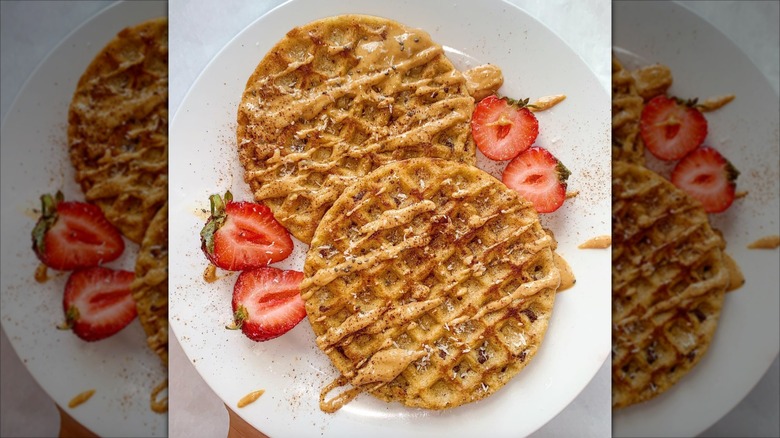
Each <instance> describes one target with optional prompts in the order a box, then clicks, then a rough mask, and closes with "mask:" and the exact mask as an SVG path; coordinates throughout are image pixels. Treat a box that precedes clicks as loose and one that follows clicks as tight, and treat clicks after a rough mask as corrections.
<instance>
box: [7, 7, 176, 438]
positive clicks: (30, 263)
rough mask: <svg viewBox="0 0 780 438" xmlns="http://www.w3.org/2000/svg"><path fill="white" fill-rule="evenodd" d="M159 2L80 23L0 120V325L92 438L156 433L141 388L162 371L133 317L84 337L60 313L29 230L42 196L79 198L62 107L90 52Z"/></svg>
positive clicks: (61, 280)
mask: <svg viewBox="0 0 780 438" xmlns="http://www.w3.org/2000/svg"><path fill="white" fill-rule="evenodd" d="M166 13H167V11H166V5H165V3H163V2H141V3H137V2H136V3H119V4H116V5H112V6H111V7H108V8H106V9H104V10H102V11H101V12H100V13H98V14H97V15H95V16H94V17H93V18H91V19H90V20H88V21H87V22H86V23H84V24H83V25H82V26H80V27H79V28H78V29H77V30H75V31H74V32H73V33H71V34H70V35H69V36H68V37H66V38H65V40H64V41H63V42H62V43H61V44H60V45H59V46H57V48H56V49H54V50H53V51H52V53H50V54H49V55H48V56H47V57H46V59H45V60H44V61H43V62H42V63H41V64H40V65H39V66H38V67H37V69H36V70H35V72H34V73H33V74H32V75H31V76H30V78H29V79H28V81H27V82H26V84H25V85H24V87H23V88H22V89H21V91H20V92H19V94H18V96H17V98H16V100H15V101H14V103H13V104H12V105H11V108H10V110H9V111H8V114H7V116H6V118H5V120H4V121H3V125H2V205H3V208H2V239H1V240H0V246H1V247H2V251H1V253H2V269H3V271H2V289H1V290H2V294H1V295H0V299H1V300H2V324H3V329H4V330H5V332H6V333H7V334H8V338H9V340H10V341H11V344H12V345H13V347H14V349H15V350H16V353H17V354H18V355H19V357H20V358H21V360H22V362H23V363H25V364H26V366H27V368H28V369H29V371H30V373H31V374H32V375H33V377H34V378H35V379H36V380H37V381H38V383H40V385H41V387H43V389H44V390H45V391H46V392H47V393H48V394H49V395H50V396H51V397H52V399H53V400H54V401H55V402H56V403H57V404H58V405H59V406H61V407H63V409H65V410H66V411H67V412H68V414H70V415H71V416H72V417H73V418H75V419H76V420H77V421H78V422H80V423H81V424H83V425H84V426H86V427H87V428H89V429H90V430H92V431H93V432H95V433H97V434H98V435H101V436H165V435H167V432H168V430H167V421H166V416H165V415H160V414H156V413H154V412H152V411H151V409H150V408H149V394H150V392H151V390H152V388H154V386H156V385H157V384H159V383H161V382H162V381H163V380H164V379H165V378H167V374H166V370H165V368H164V367H163V366H162V364H161V363H160V359H159V358H158V357H157V356H156V355H154V354H153V353H152V352H151V351H150V350H149V348H148V347H147V346H146V336H145V334H144V332H143V329H142V328H141V325H140V324H139V323H138V322H137V321H134V322H133V323H132V324H131V325H130V326H128V327H127V328H125V329H124V330H123V331H121V332H120V333H119V334H117V335H115V336H113V337H111V338H109V339H105V340H102V341H98V342H94V343H87V342H83V341H81V340H80V339H79V338H77V337H76V336H75V335H74V334H73V333H71V332H70V331H61V330H57V329H56V328H55V326H56V325H57V324H59V323H61V322H62V321H63V320H64V314H63V311H62V294H63V290H64V286H65V281H66V280H67V275H68V274H67V273H57V272H56V271H52V270H50V271H49V276H50V277H51V278H50V280H49V281H47V282H45V283H43V284H40V283H37V282H36V281H35V280H34V278H33V274H34V272H35V269H36V267H37V266H38V263H39V262H38V259H37V258H36V257H35V254H34V253H33V252H32V249H31V246H32V244H31V238H30V232H31V231H32V228H33V226H34V225H35V221H36V219H37V217H36V215H35V214H34V213H33V209H40V200H39V197H40V195H41V194H43V193H54V192H56V191H57V190H62V191H63V193H64V194H65V198H66V199H83V195H82V193H81V190H80V188H79V187H78V186H77V185H76V183H75V182H74V171H73V169H72V166H71V165H70V160H69V159H68V156H67V114H68V105H69V104H70V99H71V96H72V94H73V91H74V90H75V88H76V83H77V82H78V79H79V77H80V76H81V74H82V73H83V71H84V70H85V69H86V67H87V65H89V63H90V62H91V61H92V58H93V57H94V56H95V55H96V54H97V52H98V51H99V50H100V49H102V48H103V46H104V45H105V44H106V43H108V41H110V40H111V38H113V37H114V36H115V35H116V33H117V32H119V31H120V30H121V29H123V28H124V27H126V26H129V25H132V24H136V23H140V22H142V21H144V20H146V19H148V18H152V17H157V16H164V15H166ZM137 251H138V246H137V245H135V244H133V243H129V242H128V243H127V246H126V250H125V253H124V254H123V255H122V257H121V258H120V259H119V260H117V261H115V262H112V263H110V264H108V266H110V267H114V268H119V269H127V270H134V263H135V256H136V254H137ZM88 389H95V390H96V392H95V394H94V396H93V397H92V398H91V399H90V400H89V401H87V402H86V403H84V404H83V405H81V406H78V407H76V408H74V409H69V408H67V406H68V402H69V401H70V400H71V399H72V398H73V397H74V396H76V395H77V394H79V393H81V392H83V391H85V390H88Z"/></svg>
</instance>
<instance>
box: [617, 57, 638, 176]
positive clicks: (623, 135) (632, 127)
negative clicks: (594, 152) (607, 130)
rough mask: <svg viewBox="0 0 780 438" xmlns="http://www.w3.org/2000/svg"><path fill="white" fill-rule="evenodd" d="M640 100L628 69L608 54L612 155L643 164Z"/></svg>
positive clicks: (618, 158) (619, 158)
mask: <svg viewBox="0 0 780 438" xmlns="http://www.w3.org/2000/svg"><path fill="white" fill-rule="evenodd" d="M643 104H644V101H643V99H642V97H641V96H640V95H639V93H638V92H637V89H636V83H635V81H634V77H633V76H632V75H631V72H630V71H628V70H626V69H624V68H623V65H622V64H621V63H620V61H619V60H618V59H617V58H616V57H614V56H613V57H612V159H613V160H622V161H627V162H631V163H635V164H644V162H645V156H644V153H645V148H644V145H643V144H642V137H641V136H640V135H639V118H640V117H641V115H642V107H643Z"/></svg>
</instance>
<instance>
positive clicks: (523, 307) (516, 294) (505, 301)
mask: <svg viewBox="0 0 780 438" xmlns="http://www.w3.org/2000/svg"><path fill="white" fill-rule="evenodd" d="M552 245H553V240H552V237H551V236H550V235H549V234H547V233H546V232H545V231H544V230H543V229H542V226H541V224H540V223H539V218H538V216H537V214H536V212H535V210H534V209H533V206H532V205H531V204H530V203H529V202H527V201H525V200H523V199H522V198H520V197H519V196H518V195H517V193H516V192H514V191H512V190H510V189H509V188H507V187H506V186H505V185H503V184H502V183H501V182H500V181H498V180H496V179H495V178H493V177H492V176H490V175H489V174H487V173H485V172H483V171H481V170H479V169H478V168H476V167H473V166H469V165H464V164H460V163H455V162H452V161H447V160H440V159H431V158H417V159H411V160H405V161H399V162H394V163H391V164H388V165H386V166H384V167H381V168H380V169H377V170H376V171H374V172H372V173H371V174H369V175H368V176H365V177H364V178H362V179H360V180H359V181H358V182H357V183H355V184H353V185H351V186H350V187H349V188H347V189H346V190H345V191H344V193H343V194H342V195H341V196H340V197H339V198H338V200H337V201H336V202H335V203H334V204H333V207H332V208H331V209H330V210H329V211H328V212H327V213H326V214H325V217H324V218H323V220H322V222H321V224H320V226H319V227H318V228H317V231H316V233H315V235H314V238H313V239H312V245H311V248H310V250H309V252H308V254H307V257H306V263H305V266H304V274H305V278H304V281H303V283H302V285H301V294H302V296H303V298H304V300H305V301H306V311H307V314H308V317H309V321H310V322H311V325H312V328H313V329H314V332H315V334H316V335H317V345H318V346H319V348H320V349H322V350H323V351H324V352H325V353H326V354H327V355H328V356H329V357H330V359H331V361H332V362H333V364H334V365H335V366H336V368H337V369H338V371H339V372H340V373H341V377H340V378H339V379H337V380H336V381H335V382H334V383H333V384H331V385H329V386H328V387H326V388H325V389H324V390H323V392H322V394H321V397H322V398H321V403H320V406H321V408H322V409H323V410H324V411H326V412H332V411H335V410H336V409H338V408H339V407H341V406H342V405H343V404H345V403H347V402H348V401H350V400H351V399H353V398H354V397H355V396H357V395H358V394H359V393H361V392H370V393H372V394H373V395H375V396H377V397H379V398H380V399H383V400H386V401H399V402H401V403H403V404H405V405H407V406H413V407H422V408H429V409H445V408H451V407H455V406H458V405H462V404H464V403H469V402H472V401H475V400H479V399H482V398H484V397H487V396H488V395H490V394H492V393H494V392H496V391H497V390H498V389H499V388H501V387H502V386H503V385H505V384H506V383H507V382H508V381H509V380H510V379H511V378H512V377H513V376H515V375H516V374H517V373H518V372H520V371H521V370H522V369H523V368H524V367H525V366H526V365H527V364H528V363H529V361H530V360H531V358H532V357H533V356H534V354H536V351H537V349H538V348H539V346H540V344H541V342H542V339H543V337H544V334H545V331H546V329H547V324H548V321H549V318H550V315H551V312H552V307H553V301H554V298H555V292H556V289H557V288H558V285H559V282H560V276H559V272H558V269H557V268H556V267H555V265H554V263H553V253H552V250H551V246H552ZM347 383H349V384H351V385H352V386H353V387H352V388H350V389H347V390H345V391H344V392H342V393H341V394H340V395H339V396H337V397H335V398H333V399H332V400H328V401H326V400H325V398H326V396H327V393H328V392H329V391H330V390H332V389H334V388H335V387H337V386H340V385H344V384H347Z"/></svg>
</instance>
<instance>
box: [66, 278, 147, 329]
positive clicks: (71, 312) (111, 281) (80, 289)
mask: <svg viewBox="0 0 780 438" xmlns="http://www.w3.org/2000/svg"><path fill="white" fill-rule="evenodd" d="M133 279H135V274H133V273H132V272H130V271H115V270H113V269H109V268H104V267H102V266H96V267H92V268H84V269H79V270H77V271H74V272H73V273H72V274H70V277H68V282H67V283H66V284H65V296H64V297H63V299H62V307H63V309H64V311H65V318H66V322H65V325H64V326H61V327H60V328H62V329H72V330H73V333H75V334H76V336H78V337H79V338H81V339H83V340H85V341H90V342H92V341H98V340H100V339H105V338H107V337H109V336H113V335H114V334H116V333H117V332H119V331H120V330H122V329H123V328H125V327H126V326H127V325H128V324H130V322H131V321H132V320H133V319H134V318H135V316H136V308H135V300H133V295H132V293H131V289H130V285H131V284H132V282H133Z"/></svg>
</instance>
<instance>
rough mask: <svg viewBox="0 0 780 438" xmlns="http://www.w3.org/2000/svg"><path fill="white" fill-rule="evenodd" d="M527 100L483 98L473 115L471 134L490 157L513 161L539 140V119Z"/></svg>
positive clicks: (481, 149)
mask: <svg viewBox="0 0 780 438" xmlns="http://www.w3.org/2000/svg"><path fill="white" fill-rule="evenodd" d="M527 103H528V100H527V99H526V100H525V101H520V102H517V101H514V100H511V99H507V98H499V97H497V96H495V95H492V96H488V97H486V98H484V99H482V100H480V101H479V103H478V104H477V107H476V108H474V114H473V116H472V117H471V135H472V136H473V137H474V141H475V142H476V143H477V147H478V148H479V150H480V151H482V153H483V154H485V156H486V157H488V158H490V159H491V160H510V159H512V158H514V157H516V156H517V155H518V154H519V153H521V152H523V151H524V150H526V149H528V148H529V147H531V145H532V144H533V143H534V141H536V137H537V135H539V122H537V120H536V116H534V114H533V113H532V112H531V111H530V110H529V109H528V108H526V107H525V105H526V104H527Z"/></svg>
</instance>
